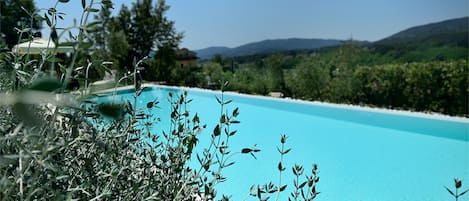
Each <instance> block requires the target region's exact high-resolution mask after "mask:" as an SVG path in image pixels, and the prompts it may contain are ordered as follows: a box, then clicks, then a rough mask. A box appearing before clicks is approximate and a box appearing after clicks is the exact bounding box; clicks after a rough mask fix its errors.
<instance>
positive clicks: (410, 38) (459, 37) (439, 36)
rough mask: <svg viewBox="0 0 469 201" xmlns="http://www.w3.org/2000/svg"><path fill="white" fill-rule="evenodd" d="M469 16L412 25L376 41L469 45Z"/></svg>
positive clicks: (381, 42)
mask: <svg viewBox="0 0 469 201" xmlns="http://www.w3.org/2000/svg"><path fill="white" fill-rule="evenodd" d="M468 24H469V17H462V18H456V19H450V20H445V21H441V22H436V23H430V24H426V25H421V26H415V27H411V28H409V29H406V30H403V31H401V32H398V33H396V34H393V35H391V36H389V37H386V38H384V39H381V40H379V41H376V42H375V43H374V44H377V45H391V44H404V43H406V44H409V43H411V44H414V43H420V44H422V43H429V45H451V46H465V47H467V36H468V35H467V34H468Z"/></svg>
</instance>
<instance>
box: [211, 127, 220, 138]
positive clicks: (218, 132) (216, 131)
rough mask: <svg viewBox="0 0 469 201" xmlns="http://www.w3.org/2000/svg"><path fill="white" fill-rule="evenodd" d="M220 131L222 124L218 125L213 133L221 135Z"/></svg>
mask: <svg viewBox="0 0 469 201" xmlns="http://www.w3.org/2000/svg"><path fill="white" fill-rule="evenodd" d="M220 133H221V130H220V125H217V126H216V127H215V128H214V129H213V135H214V136H219V135H220Z"/></svg>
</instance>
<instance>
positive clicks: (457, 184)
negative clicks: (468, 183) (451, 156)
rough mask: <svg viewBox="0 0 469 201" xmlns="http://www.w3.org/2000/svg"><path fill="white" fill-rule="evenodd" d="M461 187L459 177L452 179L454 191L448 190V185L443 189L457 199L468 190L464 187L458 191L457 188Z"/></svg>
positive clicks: (468, 190)
mask: <svg viewBox="0 0 469 201" xmlns="http://www.w3.org/2000/svg"><path fill="white" fill-rule="evenodd" d="M461 187H462V181H461V180H460V179H454V191H452V190H450V189H449V188H448V187H446V186H445V189H446V191H448V193H449V194H451V196H453V197H454V199H455V200H456V201H458V199H459V198H460V197H461V196H463V195H464V194H466V193H467V192H469V189H466V190H463V191H462V192H458V190H459V189H460V188H461Z"/></svg>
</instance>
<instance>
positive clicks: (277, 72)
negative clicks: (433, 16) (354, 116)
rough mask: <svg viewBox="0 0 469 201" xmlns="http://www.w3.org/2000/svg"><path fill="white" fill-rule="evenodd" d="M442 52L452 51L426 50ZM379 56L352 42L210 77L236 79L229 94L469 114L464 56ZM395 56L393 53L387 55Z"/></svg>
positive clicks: (274, 58) (260, 61)
mask: <svg viewBox="0 0 469 201" xmlns="http://www.w3.org/2000/svg"><path fill="white" fill-rule="evenodd" d="M447 48H450V49H451V48H453V47H447ZM440 49H441V50H447V49H445V48H433V49H426V50H428V51H432V50H438V51H439V50H440ZM453 49H454V48H453ZM448 50H449V49H448ZM373 51H375V50H370V49H368V47H366V46H361V45H360V44H357V43H356V42H354V41H353V40H350V41H348V42H346V43H344V44H343V45H342V46H340V47H338V48H329V49H322V50H320V51H317V52H304V53H301V54H296V55H295V54H286V55H283V54H272V55H267V56H264V57H261V58H257V57H256V58H255V59H254V60H253V61H248V62H246V61H245V63H237V64H236V68H234V72H233V73H231V71H228V70H226V69H224V68H220V67H217V68H216V69H217V70H216V71H213V70H212V71H211V72H216V73H215V74H211V75H208V74H207V73H206V77H207V78H212V77H216V78H217V79H220V78H223V79H224V80H230V81H231V83H232V84H231V86H230V87H229V90H235V91H239V92H243V93H252V94H264V95H265V94H268V93H269V92H273V91H281V92H283V93H284V94H286V95H287V96H291V97H293V98H300V99H306V100H319V101H328V102H335V103H351V104H361V105H362V104H367V105H374V106H379V107H386V108H401V109H409V110H416V111H426V112H428V111H430V112H439V113H444V114H450V115H465V116H467V115H468V114H469V113H468V106H467V97H468V91H469V89H468V88H467V86H468V83H469V81H468V78H467V76H466V75H467V73H468V72H467V65H468V64H467V60H465V59H457V60H453V59H452V58H460V57H458V56H455V55H456V54H459V53H454V54H453V53H451V52H447V54H453V56H454V57H453V56H448V57H441V61H440V59H436V58H435V59H428V58H427V57H425V58H420V59H418V58H416V57H412V58H413V59H415V60H419V61H418V62H405V63H403V62H399V60H400V59H405V58H406V57H407V56H405V55H410V54H412V52H409V51H410V50H409V51H408V50H405V51H404V53H405V55H404V56H401V57H400V59H396V60H395V61H394V59H392V57H393V56H390V55H388V56H389V57H388V56H383V55H380V54H377V53H374V52H373ZM455 52H460V50H458V51H455ZM394 53H396V52H394ZM394 53H392V50H389V51H388V53H387V54H394ZM422 54H423V53H422ZM425 54H426V53H425ZM429 55H430V54H426V56H429ZM215 59H216V61H219V62H221V63H223V61H224V60H227V59H222V58H220V57H216V58H215ZM406 60H407V61H410V60H412V59H406ZM420 60H423V61H420ZM391 61H392V62H391ZM210 66H213V62H205V63H203V64H202V68H205V69H208V67H210ZM205 71H207V70H205ZM222 75H223V76H222ZM201 86H205V85H201ZM208 87H210V86H208Z"/></svg>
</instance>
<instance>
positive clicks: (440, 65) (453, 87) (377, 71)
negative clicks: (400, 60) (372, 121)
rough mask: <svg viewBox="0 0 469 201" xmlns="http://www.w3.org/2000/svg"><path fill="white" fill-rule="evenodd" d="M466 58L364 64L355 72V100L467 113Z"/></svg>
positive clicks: (447, 112) (425, 109)
mask: <svg viewBox="0 0 469 201" xmlns="http://www.w3.org/2000/svg"><path fill="white" fill-rule="evenodd" d="M467 65H468V63H467V61H465V60H459V61H452V62H426V63H409V64H395V65H381V66H374V67H362V68H359V69H357V71H356V72H355V73H354V81H355V85H354V91H355V92H356V93H357V97H356V100H353V101H354V102H358V101H363V102H366V103H369V104H374V105H379V106H392V107H398V108H407V109H415V110H419V111H435V112H441V113H446V114H458V115H467V114H468V113H467V111H468V105H467V103H468V100H467V97H468V95H469V94H468V93H469V88H468V83H469V80H468V77H467V74H468V73H469V72H468V69H467Z"/></svg>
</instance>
